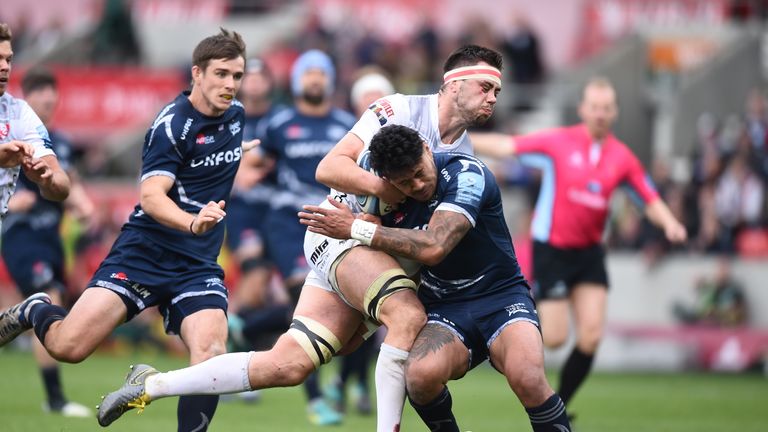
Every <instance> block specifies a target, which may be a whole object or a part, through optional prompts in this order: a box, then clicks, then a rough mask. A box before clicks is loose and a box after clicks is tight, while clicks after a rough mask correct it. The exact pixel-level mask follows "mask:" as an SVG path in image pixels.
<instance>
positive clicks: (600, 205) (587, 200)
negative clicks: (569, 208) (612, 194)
mask: <svg viewBox="0 0 768 432" xmlns="http://www.w3.org/2000/svg"><path fill="white" fill-rule="evenodd" d="M567 196H568V199H570V200H571V201H572V202H574V203H576V204H581V205H583V206H584V207H589V208H591V209H595V210H605V209H606V208H608V200H606V199H605V197H604V196H602V195H600V194H599V193H595V192H592V191H589V190H583V189H577V188H571V189H568V195H567Z"/></svg>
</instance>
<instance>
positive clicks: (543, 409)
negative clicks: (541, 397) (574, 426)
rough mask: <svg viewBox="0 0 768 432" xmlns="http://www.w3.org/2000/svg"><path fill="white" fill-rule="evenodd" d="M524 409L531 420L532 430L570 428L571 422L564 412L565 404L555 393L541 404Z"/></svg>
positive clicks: (549, 430)
mask: <svg viewBox="0 0 768 432" xmlns="http://www.w3.org/2000/svg"><path fill="white" fill-rule="evenodd" d="M525 411H526V412H527V413H528V418H529V419H530V420H531V426H533V432H552V431H563V432H569V431H570V430H571V423H570V422H569V421H568V414H566V412H565V404H564V403H563V401H562V400H561V399H560V396H558V394H557V393H555V394H553V395H552V396H550V397H549V399H547V400H546V401H545V402H544V403H543V404H541V405H539V406H537V407H534V408H526V409H525Z"/></svg>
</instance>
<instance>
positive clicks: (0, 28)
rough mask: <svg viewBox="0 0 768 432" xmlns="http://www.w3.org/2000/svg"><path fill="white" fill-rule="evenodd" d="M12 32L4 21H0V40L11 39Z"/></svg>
mask: <svg viewBox="0 0 768 432" xmlns="http://www.w3.org/2000/svg"><path fill="white" fill-rule="evenodd" d="M12 37H13V33H12V32H11V28H10V27H9V26H8V24H6V23H0V42H5V41H9V42H10V41H11V38H12Z"/></svg>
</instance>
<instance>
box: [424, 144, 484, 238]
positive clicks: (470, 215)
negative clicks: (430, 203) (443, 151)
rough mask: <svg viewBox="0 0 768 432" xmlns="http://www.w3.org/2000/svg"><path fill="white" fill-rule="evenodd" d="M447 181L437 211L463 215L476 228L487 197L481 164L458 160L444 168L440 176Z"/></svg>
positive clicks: (470, 160) (468, 160) (473, 161)
mask: <svg viewBox="0 0 768 432" xmlns="http://www.w3.org/2000/svg"><path fill="white" fill-rule="evenodd" d="M438 178H439V179H441V180H440V181H446V179H449V180H447V181H446V185H445V189H444V193H443V194H442V198H440V202H439V204H438V205H437V208H436V209H435V211H437V210H443V211H452V212H455V213H460V214H463V215H464V216H465V217H466V218H467V220H469V222H470V223H471V224H472V226H473V227H474V226H475V224H476V223H477V218H478V215H479V214H480V209H481V208H482V207H483V201H484V199H485V196H486V190H487V188H486V178H485V171H483V168H482V166H481V165H480V163H479V162H477V161H475V160H472V159H458V160H457V161H455V162H451V163H450V164H448V165H447V166H446V167H445V168H443V169H442V170H441V172H440V174H439V175H438Z"/></svg>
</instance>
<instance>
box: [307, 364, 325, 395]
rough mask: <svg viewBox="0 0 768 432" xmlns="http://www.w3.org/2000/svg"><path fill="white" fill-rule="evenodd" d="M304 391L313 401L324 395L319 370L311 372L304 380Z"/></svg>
mask: <svg viewBox="0 0 768 432" xmlns="http://www.w3.org/2000/svg"><path fill="white" fill-rule="evenodd" d="M304 391H306V392H307V400H308V401H313V400H315V399H318V398H322V397H323V393H321V392H320V377H319V376H318V374H317V371H314V372H312V373H311V374H309V376H308V377H307V379H306V380H305V381H304Z"/></svg>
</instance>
